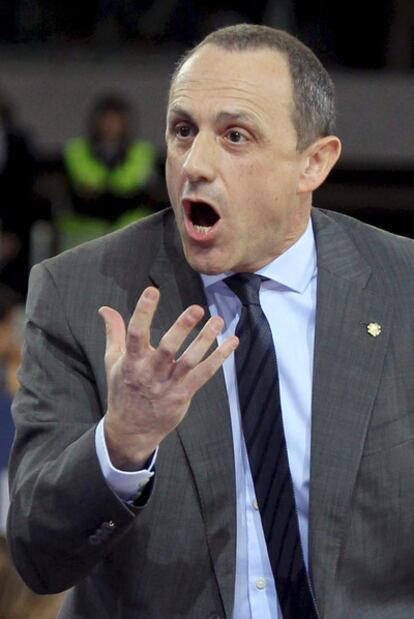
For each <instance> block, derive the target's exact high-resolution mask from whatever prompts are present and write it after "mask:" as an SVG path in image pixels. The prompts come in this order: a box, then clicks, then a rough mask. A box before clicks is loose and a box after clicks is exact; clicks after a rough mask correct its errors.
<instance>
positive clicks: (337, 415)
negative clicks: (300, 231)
mask: <svg viewBox="0 0 414 619" xmlns="http://www.w3.org/2000/svg"><path fill="white" fill-rule="evenodd" d="M313 223H314V228H315V233H316V242H317V252H318V293H317V318H316V332H315V360H314V381H313V404H312V447H311V483H310V559H311V566H312V578H313V581H314V585H315V591H316V597H317V599H318V601H319V606H320V608H321V610H323V609H324V608H326V606H327V604H328V603H329V595H330V592H332V590H333V587H332V586H331V585H332V582H333V579H334V576H335V568H336V564H337V561H338V554H339V550H340V547H341V542H342V540H343V533H344V531H345V528H346V524H347V520H346V514H347V512H348V510H349V509H350V500H351V494H352V489H353V485H354V483H355V478H356V475H357V471H358V467H359V462H360V459H361V455H362V451H363V446H364V441H365V436H366V432H367V428H368V423H369V419H370V413H371V410H372V407H373V404H374V400H375V395H376V392H377V389H378V385H379V380H380V376H381V370H382V366H383V361H384V356H385V352H386V349H387V342H388V336H389V332H390V327H391V305H390V303H389V302H388V301H387V300H386V299H384V298H383V297H381V296H380V295H379V294H378V293H375V292H372V291H370V288H369V287H368V282H369V280H370V278H371V269H370V267H369V266H368V264H367V263H366V262H365V261H364V259H363V258H362V257H361V255H360V254H359V252H358V250H357V248H356V247H355V245H354V244H353V242H352V241H351V239H350V238H349V237H348V235H347V234H346V233H345V232H344V230H343V228H342V227H341V226H340V225H338V224H337V223H335V222H334V221H333V220H332V219H330V218H329V217H327V216H326V215H324V214H323V213H320V212H315V213H314V215H313ZM370 322H377V323H379V324H380V325H381V327H382V331H381V334H380V335H379V336H378V337H373V336H371V335H370V334H369V333H368V330H367V325H368V323H370Z"/></svg>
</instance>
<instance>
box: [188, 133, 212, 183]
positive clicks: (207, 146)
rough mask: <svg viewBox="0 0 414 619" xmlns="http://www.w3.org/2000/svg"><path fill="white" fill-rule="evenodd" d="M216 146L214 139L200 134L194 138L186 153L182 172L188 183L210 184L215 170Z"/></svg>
mask: <svg viewBox="0 0 414 619" xmlns="http://www.w3.org/2000/svg"><path fill="white" fill-rule="evenodd" d="M216 156H217V154H216V146H215V142H214V139H213V138H212V137H209V136H207V135H204V134H202V133H201V132H200V133H198V134H197V135H196V137H195V138H194V140H193V142H192V144H191V147H190V148H189V150H188V151H187V153H186V156H185V159H184V163H183V171H184V173H185V175H186V176H187V178H188V180H189V181H190V182H192V183H193V182H196V181H207V182H211V181H212V180H213V179H214V176H215V169H216Z"/></svg>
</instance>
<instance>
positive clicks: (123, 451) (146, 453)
mask: <svg viewBox="0 0 414 619" xmlns="http://www.w3.org/2000/svg"><path fill="white" fill-rule="evenodd" d="M104 438H105V444H106V448H107V451H108V455H109V458H110V460H111V464H112V466H114V467H115V468H117V469H119V470H120V471H140V470H142V469H144V468H145V467H146V466H147V465H148V461H149V460H150V458H151V457H152V456H153V454H154V452H155V450H156V448H157V443H154V442H152V441H148V440H145V439H142V437H136V436H132V437H131V434H127V433H119V432H117V431H114V429H113V428H112V427H111V424H109V423H107V420H105V421H104Z"/></svg>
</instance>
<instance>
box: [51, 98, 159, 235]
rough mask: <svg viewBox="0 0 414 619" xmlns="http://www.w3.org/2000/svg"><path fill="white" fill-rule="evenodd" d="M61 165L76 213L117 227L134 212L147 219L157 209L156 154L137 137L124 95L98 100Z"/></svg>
mask: <svg viewBox="0 0 414 619" xmlns="http://www.w3.org/2000/svg"><path fill="white" fill-rule="evenodd" d="M63 162H64V168H65V172H66V175H67V180H68V184H69V189H70V194H71V199H72V204H73V207H74V210H75V211H76V212H77V213H80V214H83V215H87V216H90V217H96V218H99V219H104V220H107V221H109V222H111V223H113V222H115V221H116V220H117V219H118V218H119V217H120V216H121V215H124V214H125V213H127V212H130V211H134V212H135V211H136V209H143V211H142V213H143V214H148V212H149V211H150V210H152V209H153V208H154V207H155V205H156V202H157V193H155V192H157V191H158V192H159V189H155V188H156V187H157V186H159V185H160V182H159V175H158V168H157V165H158V162H157V153H156V149H155V147H154V146H153V145H152V144H151V143H150V142H147V141H144V140H139V139H135V138H134V135H133V114H132V109H131V106H130V105H129V103H128V102H127V101H126V100H125V99H123V98H122V97H121V96H118V95H112V94H111V95H105V96H101V97H99V98H98V99H97V100H96V101H95V103H94V104H93V107H92V110H91V112H90V116H89V122H88V128H87V132H86V135H84V136H81V137H77V138H74V139H71V140H69V141H68V142H67V143H66V145H65V147H64V152H63ZM135 214H136V217H137V218H138V217H139V215H140V212H139V211H136V213H135Z"/></svg>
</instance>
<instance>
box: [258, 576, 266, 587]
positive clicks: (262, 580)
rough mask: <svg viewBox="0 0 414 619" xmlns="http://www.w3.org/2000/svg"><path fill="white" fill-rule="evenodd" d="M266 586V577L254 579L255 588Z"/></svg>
mask: <svg viewBox="0 0 414 619" xmlns="http://www.w3.org/2000/svg"><path fill="white" fill-rule="evenodd" d="M265 587H266V578H263V577H261V578H257V579H256V589H259V590H261V589H264V588H265Z"/></svg>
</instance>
